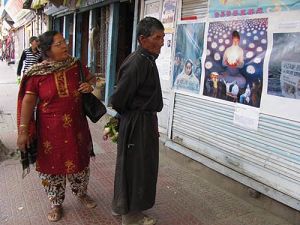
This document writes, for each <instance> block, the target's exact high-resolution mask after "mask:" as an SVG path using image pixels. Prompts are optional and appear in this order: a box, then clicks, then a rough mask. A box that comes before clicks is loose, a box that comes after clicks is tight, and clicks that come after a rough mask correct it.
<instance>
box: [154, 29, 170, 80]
mask: <svg viewBox="0 0 300 225" xmlns="http://www.w3.org/2000/svg"><path fill="white" fill-rule="evenodd" d="M172 41H173V34H165V37H164V46H162V48H161V50H160V54H159V56H158V58H157V60H156V65H157V69H158V72H159V77H160V79H162V80H169V79H170V69H171V58H172Z"/></svg>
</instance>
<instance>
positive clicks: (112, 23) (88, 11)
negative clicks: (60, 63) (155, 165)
mask: <svg viewBox="0 0 300 225" xmlns="http://www.w3.org/2000/svg"><path fill="white" fill-rule="evenodd" d="M68 4H71V1H70V2H69V3H68ZM72 4H74V5H66V6H59V7H56V6H54V5H52V4H49V5H50V6H49V5H48V6H46V10H45V13H46V14H48V15H50V16H52V18H53V26H52V29H54V30H58V31H60V32H61V33H63V34H64V37H65V39H66V40H67V42H68V44H69V52H70V54H71V55H73V56H75V57H77V58H80V59H81V61H82V62H83V63H84V64H86V65H87V66H88V68H89V70H90V71H91V72H92V73H93V74H95V75H96V77H97V86H96V90H95V91H96V92H97V94H96V95H97V96H98V97H99V98H100V99H101V100H102V101H104V102H105V104H106V105H107V106H108V107H109V105H110V103H109V99H110V96H111V94H112V92H113V90H114V86H115V81H116V76H117V70H118V68H119V66H120V64H121V62H122V61H123V60H124V59H125V58H126V57H127V55H129V54H130V52H131V47H132V32H133V31H132V27H133V15H134V5H135V4H134V2H133V1H122V2H119V1H111V0H105V1H104V0H97V1H95V0H93V1H81V2H80V4H78V3H77V4H76V1H72ZM123 17H126V18H127V19H126V20H124V19H122V18H123ZM119 32H121V33H122V35H120V36H119V35H118V33H119ZM110 112H111V113H113V112H112V111H110Z"/></svg>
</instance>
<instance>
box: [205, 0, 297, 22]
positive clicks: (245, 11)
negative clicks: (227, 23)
mask: <svg viewBox="0 0 300 225" xmlns="http://www.w3.org/2000/svg"><path fill="white" fill-rule="evenodd" d="M299 9H300V0H210V1H209V16H210V17H213V18H219V17H228V16H244V15H253V14H261V13H270V12H281V11H291V10H299Z"/></svg>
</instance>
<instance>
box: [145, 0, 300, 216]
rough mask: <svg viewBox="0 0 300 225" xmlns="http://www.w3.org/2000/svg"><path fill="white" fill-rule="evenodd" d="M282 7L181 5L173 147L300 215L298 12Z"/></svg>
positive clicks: (215, 3) (175, 55)
mask: <svg viewBox="0 0 300 225" xmlns="http://www.w3.org/2000/svg"><path fill="white" fill-rule="evenodd" d="M146 2H147V1H145V3H146ZM149 2H150V1H149ZM151 2H153V1H151ZM166 2H171V1H170V0H169V1H168V0H166ZM282 2H284V3H282V4H281V5H274V3H272V1H264V4H262V3H257V2H255V3H253V1H244V2H243V3H242V4H238V5H236V4H235V3H234V2H227V3H225V2H221V1H217V0H212V1H209V2H208V1H200V2H199V1H190V0H183V1H182V2H181V3H180V6H179V9H178V13H177V17H176V18H177V19H176V24H177V25H176V28H175V31H174V44H173V50H172V59H171V61H172V64H171V67H172V69H171V72H170V74H171V75H170V79H169V85H170V95H169V96H170V97H169V99H168V101H169V102H170V103H169V111H170V112H169V114H168V117H169V122H168V140H167V142H166V145H167V146H168V147H170V148H172V149H174V150H176V151H178V152H180V153H182V154H184V155H186V156H188V157H190V158H192V159H194V160H197V161H199V162H200V163H202V164H204V165H206V166H208V167H210V168H212V169H214V170H216V171H218V172H220V173H222V174H224V175H226V176H228V177H230V178H232V179H234V180H236V181H238V182H240V183H243V184H245V185H246V186H249V187H251V188H253V189H255V190H257V191H259V192H261V193H263V194H265V195H267V196H269V197H271V198H273V199H276V200H278V201H280V202H282V203H284V204H286V205H288V206H290V207H292V208H294V209H297V210H300V191H299V185H300V177H299V172H300V150H299V146H300V135H299V134H300V133H299V131H300V117H299V115H300V114H299V113H300V101H299V95H298V93H299V87H300V85H299V68H300V67H299V63H300V55H299V32H300V30H299V26H297V25H295V23H294V21H296V18H297V14H298V13H299V9H300V5H299V1H282ZM291 2H293V3H291ZM162 11H163V12H164V10H162ZM281 18H285V20H284V21H282V20H281ZM161 75H162V74H161ZM162 83H163V82H162ZM162 86H163V85H162ZM163 87H164V86H163ZM165 90H166V89H165ZM165 90H164V91H165Z"/></svg>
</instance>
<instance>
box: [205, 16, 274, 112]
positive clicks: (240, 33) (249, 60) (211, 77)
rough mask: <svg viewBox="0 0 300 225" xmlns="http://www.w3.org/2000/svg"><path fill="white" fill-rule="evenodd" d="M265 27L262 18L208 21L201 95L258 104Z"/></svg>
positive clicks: (261, 80)
mask: <svg viewBox="0 0 300 225" xmlns="http://www.w3.org/2000/svg"><path fill="white" fill-rule="evenodd" d="M267 28H268V20H267V19H266V18H262V19H247V20H233V21H221V22H211V23H210V24H209V28H208V38H207V51H206V60H205V83H204V92H203V94H204V95H206V96H210V97H214V98H218V99H223V100H227V101H232V102H238V103H241V104H246V105H250V106H254V107H259V106H260V99H261V92H262V84H263V63H264V58H265V52H266V50H267Z"/></svg>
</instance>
